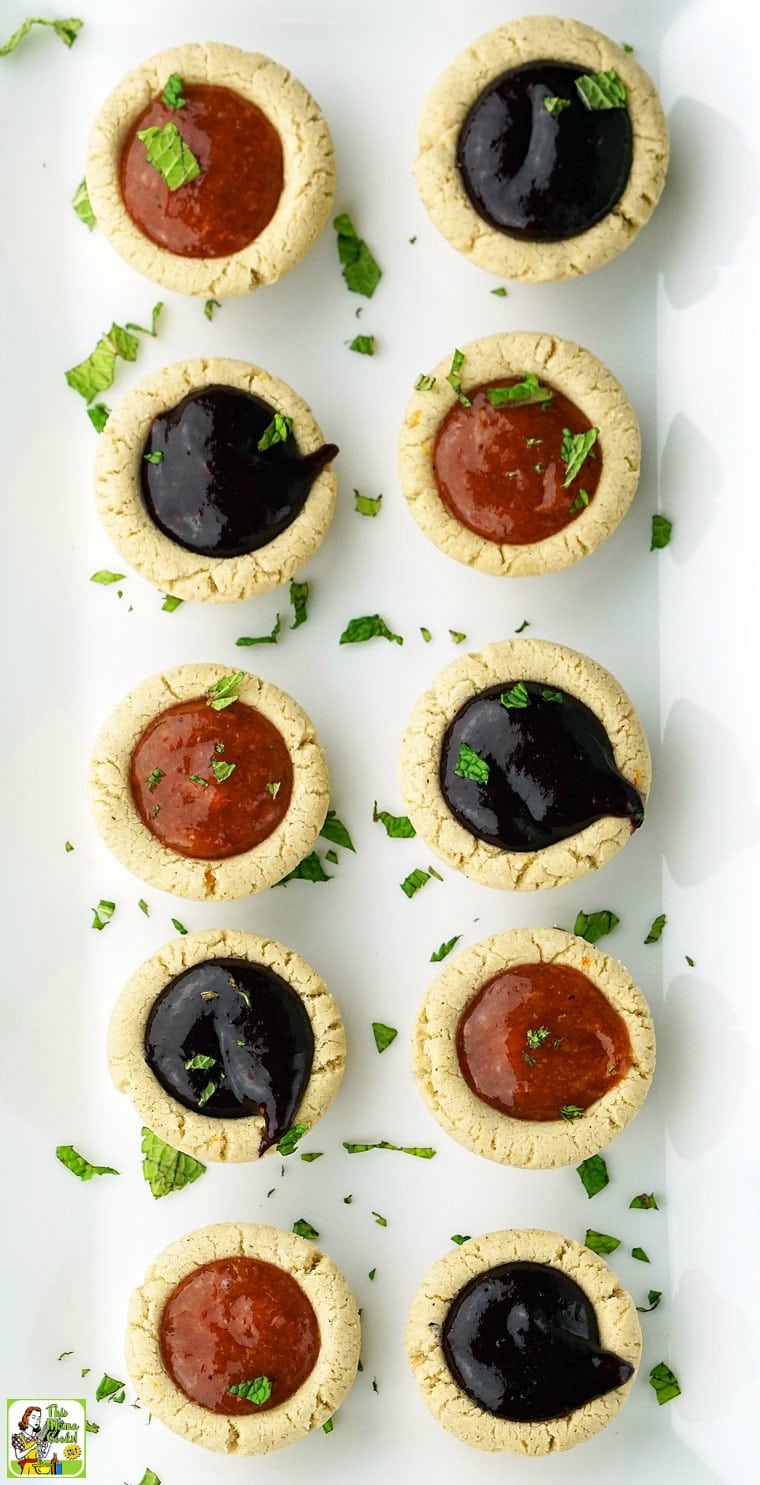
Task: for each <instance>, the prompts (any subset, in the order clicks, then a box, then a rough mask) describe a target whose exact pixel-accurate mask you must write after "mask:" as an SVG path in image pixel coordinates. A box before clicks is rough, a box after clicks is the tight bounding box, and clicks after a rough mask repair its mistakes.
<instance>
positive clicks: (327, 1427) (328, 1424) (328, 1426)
mask: <svg viewBox="0 0 760 1485" xmlns="http://www.w3.org/2000/svg"><path fill="white" fill-rule="evenodd" d="M334 1427H335V1423H334V1421H333V1419H332V1418H325V1421H324V1423H323V1424H322V1432H323V1433H332V1431H333V1429H334Z"/></svg>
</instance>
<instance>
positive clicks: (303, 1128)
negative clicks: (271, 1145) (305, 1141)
mask: <svg viewBox="0 0 760 1485" xmlns="http://www.w3.org/2000/svg"><path fill="white" fill-rule="evenodd" d="M308 1128H309V1126H308V1124H294V1125H293V1126H292V1128H291V1129H286V1131H285V1133H284V1135H283V1136H282V1138H281V1139H280V1140H278V1142H277V1153H278V1155H292V1154H293V1153H294V1151H295V1150H296V1149H297V1147H298V1141H299V1140H300V1139H301V1138H302V1136H303V1135H305V1134H306V1133H307V1132H308Z"/></svg>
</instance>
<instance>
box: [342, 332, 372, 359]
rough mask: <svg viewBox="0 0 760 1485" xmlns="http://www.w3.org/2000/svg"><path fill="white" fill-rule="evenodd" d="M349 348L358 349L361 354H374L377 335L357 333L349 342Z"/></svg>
mask: <svg viewBox="0 0 760 1485" xmlns="http://www.w3.org/2000/svg"><path fill="white" fill-rule="evenodd" d="M348 349H349V350H350V351H358V353H359V355H360V356H374V354H375V337H374V335H355V336H354V338H353V340H352V341H350V342H349V347H348Z"/></svg>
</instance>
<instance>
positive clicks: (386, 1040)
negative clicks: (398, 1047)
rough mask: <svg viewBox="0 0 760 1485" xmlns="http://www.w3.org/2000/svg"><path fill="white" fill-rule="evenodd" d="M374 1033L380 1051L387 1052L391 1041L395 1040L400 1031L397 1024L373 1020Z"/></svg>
mask: <svg viewBox="0 0 760 1485" xmlns="http://www.w3.org/2000/svg"><path fill="white" fill-rule="evenodd" d="M372 1035H373V1036H374V1038H375V1046H376V1047H377V1050H378V1052H385V1051H386V1050H387V1048H388V1047H389V1046H390V1044H391V1042H395V1040H396V1037H397V1036H398V1032H397V1030H396V1028H395V1026H385V1025H383V1022H382V1021H373V1022H372Z"/></svg>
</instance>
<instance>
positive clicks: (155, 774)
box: [148, 768, 164, 794]
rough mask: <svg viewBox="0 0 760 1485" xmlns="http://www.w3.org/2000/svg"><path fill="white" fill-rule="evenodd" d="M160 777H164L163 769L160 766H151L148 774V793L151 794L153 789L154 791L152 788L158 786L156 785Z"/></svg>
mask: <svg viewBox="0 0 760 1485" xmlns="http://www.w3.org/2000/svg"><path fill="white" fill-rule="evenodd" d="M162 778H164V770H163V769H162V768H152V769H151V771H150V773H149V774H148V793H149V794H152V793H153V791H154V789H157V788H158V785H159V784H160V782H161V780H162Z"/></svg>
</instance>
